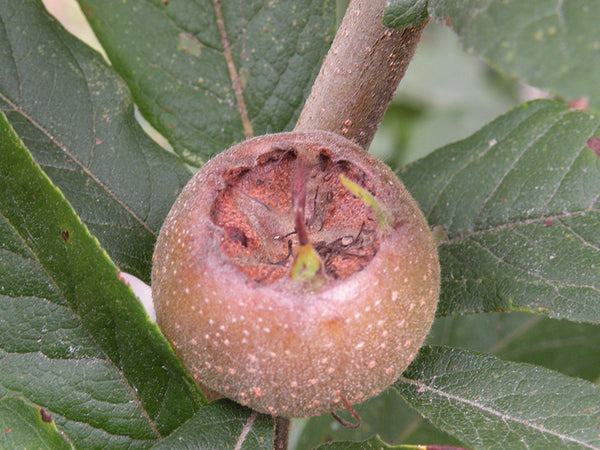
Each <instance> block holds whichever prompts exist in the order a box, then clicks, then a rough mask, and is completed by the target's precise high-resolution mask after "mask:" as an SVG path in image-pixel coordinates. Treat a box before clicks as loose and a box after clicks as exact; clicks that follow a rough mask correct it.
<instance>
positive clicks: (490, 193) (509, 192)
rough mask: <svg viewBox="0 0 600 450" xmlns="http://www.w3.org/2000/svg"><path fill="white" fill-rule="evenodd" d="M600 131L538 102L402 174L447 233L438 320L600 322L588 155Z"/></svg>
mask: <svg viewBox="0 0 600 450" xmlns="http://www.w3.org/2000/svg"><path fill="white" fill-rule="evenodd" d="M597 133H598V118H597V117H595V116H594V115H590V114H587V113H584V112H580V111H574V110H570V109H568V108H566V107H564V106H562V105H560V104H558V103H556V102H551V101H537V102H532V103H528V104H525V105H523V106H521V107H519V108H516V109H514V110H512V111H510V112H509V113H507V114H506V115H504V116H501V117H500V118H498V119H496V120H495V121H493V122H492V123H490V124H489V125H487V126H486V127H484V128H483V129H481V130H480V131H479V132H477V133H475V134H474V135H472V136H471V137H469V138H467V139H465V140H463V141H460V142H457V143H454V144H451V145H448V146H447V147H444V148H442V149H439V150H437V151H435V152H434V153H432V154H431V155H429V156H427V157H426V158H424V159H422V160H420V161H417V162H416V163H414V164H412V165H409V166H408V167H407V168H406V169H404V170H403V171H402V173H401V174H400V176H401V178H402V179H403V180H404V182H405V184H406V186H407V188H408V189H409V190H410V191H411V192H412V193H413V194H414V196H415V198H416V200H417V202H418V203H419V205H420V207H421V208H422V210H423V211H424V213H425V215H426V217H427V219H428V220H429V223H430V225H431V226H432V227H435V226H442V227H443V228H444V231H445V232H447V234H448V239H447V240H446V241H444V242H442V243H441V245H440V247H439V253H440V261H441V266H442V294H441V301H440V304H439V306H438V314H439V315H449V314H462V313H470V312H481V311H510V310H524V311H529V312H536V313H544V314H546V315H548V316H550V317H557V318H566V319H570V320H574V321H586V322H592V323H599V322H600V251H599V249H600V214H599V213H600V211H599V206H600V164H599V163H598V157H597V156H596V155H595V154H594V152H592V151H591V150H590V149H589V148H587V147H586V142H587V140H588V139H589V138H591V137H592V136H594V135H595V134H597ZM573 261H576V264H574V263H573Z"/></svg>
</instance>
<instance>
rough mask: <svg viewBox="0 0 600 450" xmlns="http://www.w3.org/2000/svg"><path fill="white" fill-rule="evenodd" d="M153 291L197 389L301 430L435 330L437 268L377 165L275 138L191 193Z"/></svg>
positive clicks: (257, 141) (195, 183)
mask: <svg viewBox="0 0 600 450" xmlns="http://www.w3.org/2000/svg"><path fill="white" fill-rule="evenodd" d="M152 291H153V298H154V302H155V308H156V316H157V322H158V325H159V327H160V328H161V330H162V332H163V333H164V335H165V336H166V337H167V339H168V340H169V341H170V342H171V344H172V346H173V348H174V350H175V352H176V354H177V355H178V356H179V357H180V358H181V360H182V362H183V364H184V366H185V367H186V369H187V370H188V371H189V372H190V373H191V374H192V376H193V378H194V379H195V380H196V381H197V382H198V384H199V385H201V386H203V387H207V388H209V389H211V390H214V391H216V392H218V393H220V394H222V395H224V396H226V397H229V398H231V399H233V400H235V401H237V402H239V403H241V404H243V405H248V406H250V407H251V408H254V409H256V410H258V411H260V412H263V413H269V414H274V415H278V416H284V417H299V416H309V415H316V414H321V413H324V412H331V411H334V410H336V409H341V408H344V405H345V404H353V403H356V402H360V401H362V400H365V399H366V398H368V397H370V396H372V395H374V394H376V393H378V392H379V391H381V390H382V389H383V388H385V387H387V386H388V385H390V384H391V383H393V382H394V381H395V380H396V379H397V378H398V376H399V375H400V374H401V373H402V371H403V370H404V369H405V368H406V367H407V365H408V364H409V362H410V361H411V360H412V359H413V357H414V356H415V354H416V352H417V350H418V349H419V347H420V346H421V344H422V342H423V340H424V338H425V336H426V334H427V332H428V330H429V328H430V326H431V323H432V321H433V317H434V312H435V308H436V303H437V298H438V291H439V264H438V259H437V253H436V247H435V244H434V242H433V240H432V237H431V233H430V231H429V228H428V226H427V223H426V221H425V219H424V217H423V215H422V214H421V212H420V211H419V209H418V207H417V205H416V203H415V201H414V200H413V199H412V198H411V196H410V195H409V193H408V192H407V191H406V189H405V188H404V186H403V185H402V184H401V183H400V182H399V181H398V179H397V178H396V177H395V176H394V174H393V173H392V172H391V170H390V169H389V168H388V167H387V166H385V165H384V164H383V163H382V162H380V161H379V160H377V159H376V158H374V157H372V156H370V155H369V154H368V153H366V152H365V151H364V150H363V149H362V148H360V147H358V146H357V145H355V144H353V143H352V142H350V141H348V140H347V139H345V138H343V137H341V136H338V135H336V134H333V133H328V132H306V133H293V132H292V133H281V134H273V135H268V136H263V137H258V138H254V139H250V140H248V141H246V142H243V143H241V144H238V145H236V146H234V147H232V148H231V149H229V150H227V151H225V152H223V153H221V154H220V155H218V156H216V157H215V158H214V159H212V160H211V161H209V162H208V163H206V164H205V165H204V166H203V167H202V168H201V169H200V170H199V171H198V173H197V174H196V175H195V176H194V177H193V178H192V179H191V181H190V182H189V183H188V185H187V186H186V187H185V189H184V190H183V192H182V193H181V195H180V196H179V198H178V199H177V201H176V202H175V204H174V206H173V208H172V210H171V211H170V213H169V215H168V217H167V219H166V221H165V223H164V225H163V227H162V230H161V232H160V235H159V237H158V242H157V244H156V250H155V253H154V265H153V270H152Z"/></svg>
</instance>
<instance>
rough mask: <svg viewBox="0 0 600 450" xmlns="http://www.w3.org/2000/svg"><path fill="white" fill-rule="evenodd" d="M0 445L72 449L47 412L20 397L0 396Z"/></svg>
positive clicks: (7, 446)
mask: <svg viewBox="0 0 600 450" xmlns="http://www.w3.org/2000/svg"><path fill="white" fill-rule="evenodd" d="M0 447H1V448H38V449H49V450H61V449H72V448H73V447H72V446H71V445H70V444H69V443H68V442H67V441H65V439H64V437H63V436H62V435H61V434H60V433H59V432H58V430H57V429H56V425H55V424H54V421H53V420H52V417H51V416H50V414H49V413H48V412H47V411H46V410H44V409H43V408H40V407H39V406H34V405H31V404H30V403H28V402H26V401H25V400H23V399H22V398H17V397H4V398H0Z"/></svg>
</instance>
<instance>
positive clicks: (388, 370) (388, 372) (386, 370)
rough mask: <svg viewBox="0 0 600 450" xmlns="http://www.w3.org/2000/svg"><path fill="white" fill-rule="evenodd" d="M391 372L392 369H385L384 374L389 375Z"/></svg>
mask: <svg viewBox="0 0 600 450" xmlns="http://www.w3.org/2000/svg"><path fill="white" fill-rule="evenodd" d="M393 371H394V368H393V367H388V368H387V369H385V374H386V375H390V374H391V373H392V372H393Z"/></svg>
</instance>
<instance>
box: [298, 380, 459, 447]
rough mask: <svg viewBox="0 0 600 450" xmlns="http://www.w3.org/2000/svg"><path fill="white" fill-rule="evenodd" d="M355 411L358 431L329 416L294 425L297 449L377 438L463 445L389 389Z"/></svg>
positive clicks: (350, 419)
mask: <svg viewBox="0 0 600 450" xmlns="http://www.w3.org/2000/svg"><path fill="white" fill-rule="evenodd" d="M353 408H355V410H356V412H357V413H358V415H359V416H360V418H361V425H360V427H358V428H357V429H355V430H352V429H349V428H345V427H343V426H342V425H340V423H339V422H337V421H336V420H335V419H334V418H333V417H331V416H330V415H328V414H324V415H321V416H318V417H311V418H309V419H306V420H305V421H303V422H301V423H300V424H297V423H295V424H294V425H293V429H292V431H294V432H297V433H299V438H298V441H297V444H296V446H295V448H296V449H298V450H302V449H307V448H313V447H315V446H318V445H320V444H324V443H326V442H331V441H332V440H333V441H343V440H347V441H362V440H364V439H368V438H371V437H373V436H375V435H378V436H379V437H380V438H381V439H382V440H383V441H384V442H389V443H402V444H419V445H427V444H431V445H433V444H437V445H441V444H445V445H459V444H460V442H459V441H457V440H456V439H454V438H452V437H451V436H448V435H447V434H446V433H444V432H442V431H439V430H437V429H436V428H434V427H433V426H432V425H431V424H430V423H429V422H428V421H427V420H425V419H423V417H422V416H421V415H420V414H418V413H417V412H416V411H415V410H414V409H412V408H411V407H409V406H408V405H407V404H406V402H405V401H404V400H403V399H402V398H401V397H400V396H399V395H398V393H397V392H396V391H395V390H394V389H387V390H385V391H384V392H382V393H381V394H379V395H378V396H376V397H373V398H370V399H369V400H367V401H365V402H363V403H361V404H358V405H354V406H353ZM338 414H339V415H340V416H342V417H343V418H344V419H346V420H348V421H352V422H353V421H354V420H355V419H354V418H353V417H352V416H351V415H350V414H349V413H348V412H347V411H338ZM300 427H301V428H300ZM294 428H295V429H294ZM296 430H297V431H296ZM326 448H327V447H326Z"/></svg>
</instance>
